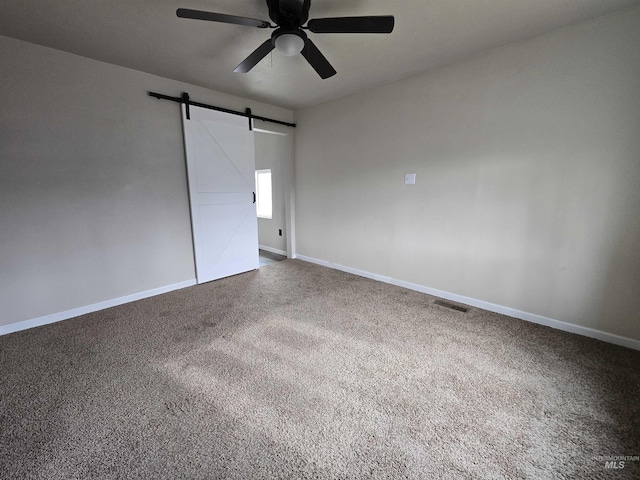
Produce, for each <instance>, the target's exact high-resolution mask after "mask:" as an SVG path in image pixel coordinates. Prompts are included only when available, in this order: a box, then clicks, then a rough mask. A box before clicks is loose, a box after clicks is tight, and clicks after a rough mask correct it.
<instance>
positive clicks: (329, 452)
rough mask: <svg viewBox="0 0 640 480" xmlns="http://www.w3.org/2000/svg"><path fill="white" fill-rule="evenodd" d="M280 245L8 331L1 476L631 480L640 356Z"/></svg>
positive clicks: (636, 465)
mask: <svg viewBox="0 0 640 480" xmlns="http://www.w3.org/2000/svg"><path fill="white" fill-rule="evenodd" d="M433 300H434V298H433V297H429V296H427V295H423V294H420V293H416V292H413V291H409V290H406V289H402V288H397V287H393V286H390V285H386V284H382V283H377V282H374V281H371V280H367V279H364V278H360V277H357V276H353V275H349V274H346V273H342V272H337V271H333V270H329V269H326V268H323V267H319V266H315V265H311V264H308V263H304V262H301V261H297V260H286V261H283V262H279V263H276V264H273V265H270V266H268V267H266V268H262V269H260V270H259V271H256V272H251V273H247V274H243V275H239V276H236V277H231V278H228V279H224V280H221V281H217V282H212V283H209V284H205V285H200V286H197V287H192V288H188V289H184V290H180V291H176V292H172V293H168V294H165V295H161V296H157V297H153V298H149V299H146V300H141V301H138V302H134V303H130V304H127V305H122V306H119V307H115V308H111V309H108V310H103V311H101V312H97V313H93V314H89V315H84V316H82V317H78V318H75V319H72V320H68V321H65V322H60V323H57V324H53V325H49V326H44V327H40V328H37V329H34V330H28V331H23V332H19V333H15V334H11V335H7V336H4V337H0V478H2V479H5V478H6V479H23V478H24V479H29V478H37V479H85V478H122V479H125V478H126V479H134V478H135V479H147V478H148V479H177V478H189V479H212V478H238V479H250V478H368V477H374V478H473V479H476V478H478V479H479V478H524V477H528V478H572V479H573V478H581V479H582V478H625V477H626V478H631V477H633V476H634V474H635V475H640V462H639V461H635V462H634V461H626V463H625V467H624V469H618V470H611V469H605V461H604V459H597V458H595V457H596V456H600V455H640V352H637V351H632V350H628V349H625V348H622V347H616V346H613V345H608V344H605V343H602V342H599V341H595V340H591V339H588V338H584V337H579V336H576V335H571V334H567V333H564V332H560V331H556V330H552V329H549V328H546V327H542V326H538V325H534V324H529V323H526V322H523V321H519V320H515V319H512V318H508V317H504V316H501V315H497V314H493V313H488V312H485V311H481V310H477V309H473V308H472V309H471V310H470V311H469V312H468V313H460V312H456V311H451V310H448V309H446V308H443V307H440V306H435V305H432V303H431V302H432V301H433Z"/></svg>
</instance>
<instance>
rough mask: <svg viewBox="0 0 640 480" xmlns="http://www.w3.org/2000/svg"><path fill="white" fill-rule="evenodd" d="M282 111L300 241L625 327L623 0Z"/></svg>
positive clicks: (637, 113) (628, 105) (634, 175)
mask: <svg viewBox="0 0 640 480" xmlns="http://www.w3.org/2000/svg"><path fill="white" fill-rule="evenodd" d="M296 117H297V122H298V125H299V128H298V130H297V132H296V177H295V178H296V229H297V238H296V241H297V252H298V253H299V254H301V255H306V256H309V257H313V258H316V259H320V260H325V261H329V262H333V263H337V264H341V265H344V266H348V267H352V268H356V269H360V270H364V271H367V272H371V273H375V274H379V275H384V276H389V277H392V278H395V279H399V280H403V281H407V282H413V283H416V284H419V285H423V286H427V287H430V288H436V289H440V290H444V291H448V292H452V293H455V294H458V295H464V296H467V297H471V298H474V299H478V300H482V301H485V302H492V303H494V304H498V305H502V306H505V307H510V308H514V309H518V310H522V311H525V312H529V313H533V314H538V315H542V316H545V317H549V318H552V319H556V320H561V321H565V322H570V323H574V324H577V325H581V326H586V327H592V328H595V329H599V330H603V331H605V332H609V333H614V334H618V335H622V336H626V337H630V338H633V339H640V313H639V312H640V310H639V309H638V302H639V299H640V247H639V246H640V215H639V214H638V207H639V206H640V10H639V9H635V10H631V11H627V12H623V13H620V14H616V15H613V16H610V17H605V18H601V19H598V20H595V21H592V22H590V23H586V24H581V25H577V26H574V27H570V28H567V29H563V30H560V31H557V32H554V33H551V34H547V35H544V36H541V37H537V38H535V39H531V40H529V41H527V42H523V43H519V44H515V45H511V46H508V47H505V48H502V49H500V50H496V51H493V52H491V53H489V54H487V55H483V56H479V57H476V58H473V59H471V60H469V61H466V62H464V63H460V64H457V65H454V66H450V67H446V68H442V69H439V70H437V71H433V72H430V73H426V74H422V75H419V76H416V77H412V78H409V79H405V80H402V81H398V82H396V83H393V84H389V85H386V86H383V87H380V88H376V89H373V90H369V91H365V92H362V93H358V94H354V95H351V96H348V97H346V98H342V99H340V100H337V101H333V102H330V103H327V104H323V105H320V106H317V107H313V108H309V109H306V110H302V111H299V112H296ZM404 173H417V185H415V186H404V185H403V174H404Z"/></svg>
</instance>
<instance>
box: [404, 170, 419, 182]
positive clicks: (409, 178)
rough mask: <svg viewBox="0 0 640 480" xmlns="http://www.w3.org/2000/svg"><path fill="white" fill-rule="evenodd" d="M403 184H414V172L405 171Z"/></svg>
mask: <svg viewBox="0 0 640 480" xmlns="http://www.w3.org/2000/svg"><path fill="white" fill-rule="evenodd" d="M404 184H405V185H415V184H416V174H415V173H405V174H404Z"/></svg>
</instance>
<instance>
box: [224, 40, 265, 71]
mask: <svg viewBox="0 0 640 480" xmlns="http://www.w3.org/2000/svg"><path fill="white" fill-rule="evenodd" d="M274 48H275V47H274V46H273V42H271V39H269V40H267V41H266V42H264V43H263V44H262V45H260V46H259V47H258V48H256V49H255V50H254V52H253V53H252V54H251V55H249V56H248V57H247V58H245V60H244V62H242V63H241V64H240V65H238V66H237V67H236V69H235V70H234V72H236V73H247V72H248V71H249V70H251V69H252V68H253V67H255V66H256V65H257V64H258V62H259V61H260V60H262V59H263V58H264V57H266V56H267V55H268V54H269V52H271V50H273V49H274Z"/></svg>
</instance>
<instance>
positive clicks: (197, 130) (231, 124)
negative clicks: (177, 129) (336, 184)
mask: <svg viewBox="0 0 640 480" xmlns="http://www.w3.org/2000/svg"><path fill="white" fill-rule="evenodd" d="M189 111H190V117H191V118H190V120H187V118H186V107H185V105H182V125H183V129H184V139H185V148H186V156H187V170H188V178H189V199H190V201H191V224H192V228H193V245H194V249H195V260H196V261H195V263H196V275H197V280H198V283H203V282H209V281H211V280H216V279H218V278H223V277H228V276H230V275H236V274H238V273H242V272H247V271H249V270H255V269H256V268H258V265H259V260H258V220H257V216H256V205H255V195H254V191H255V150H254V140H253V132H251V131H250V130H249V121H248V120H247V119H246V118H245V117H240V116H237V115H231V114H228V113H223V112H218V111H215V110H209V109H205V108H201V107H194V106H190V107H189Z"/></svg>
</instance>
